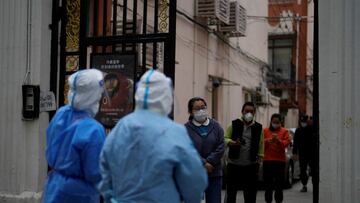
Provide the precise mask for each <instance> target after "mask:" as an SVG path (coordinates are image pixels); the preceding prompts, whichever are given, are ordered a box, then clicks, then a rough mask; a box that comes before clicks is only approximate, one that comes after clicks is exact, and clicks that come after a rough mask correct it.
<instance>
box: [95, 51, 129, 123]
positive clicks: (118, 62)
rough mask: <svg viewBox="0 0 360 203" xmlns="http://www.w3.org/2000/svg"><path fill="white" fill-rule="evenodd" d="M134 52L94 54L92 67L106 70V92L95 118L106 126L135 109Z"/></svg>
mask: <svg viewBox="0 0 360 203" xmlns="http://www.w3.org/2000/svg"><path fill="white" fill-rule="evenodd" d="M135 64H136V56H135V55H134V54H125V55H124V54H92V56H91V67H92V68H96V69H99V70H101V71H102V72H104V87H105V91H106V94H104V95H103V96H102V98H101V100H100V107H99V112H98V114H97V115H96V116H95V118H96V119H97V120H98V121H99V122H100V123H102V124H103V125H104V126H105V127H106V128H112V127H114V126H115V125H116V123H117V122H118V121H119V119H121V118H122V117H124V116H125V115H127V114H129V113H130V112H132V111H133V108H134V79H135V69H136V65H135Z"/></svg>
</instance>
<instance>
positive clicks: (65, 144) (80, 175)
mask: <svg viewBox="0 0 360 203" xmlns="http://www.w3.org/2000/svg"><path fill="white" fill-rule="evenodd" d="M103 85H104V81H103V74H102V72H100V71H98V70H95V69H90V70H82V71H78V72H76V73H74V74H72V75H71V76H70V78H69V92H68V101H69V104H68V105H65V106H63V107H61V108H60V109H59V110H58V111H57V112H56V114H55V116H54V117H53V118H52V120H51V122H50V124H49V126H48V128H47V132H46V159H47V161H48V164H49V166H50V168H51V171H50V172H49V174H48V179H47V183H46V187H45V191H44V196H43V202H45V203H98V202H100V193H99V192H98V191H97V188H96V184H98V183H99V181H100V180H101V175H100V169H99V157H100V152H101V148H102V146H103V144H104V142H105V130H104V128H103V126H102V125H101V124H100V123H98V122H97V121H96V120H95V119H94V118H93V117H94V116H95V114H96V113H97V111H98V108H99V100H100V98H101V95H102V93H103V91H104V88H103Z"/></svg>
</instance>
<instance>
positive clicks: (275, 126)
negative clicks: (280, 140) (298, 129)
mask: <svg viewBox="0 0 360 203" xmlns="http://www.w3.org/2000/svg"><path fill="white" fill-rule="evenodd" d="M271 126H272V127H273V128H274V129H278V128H280V124H275V123H271Z"/></svg>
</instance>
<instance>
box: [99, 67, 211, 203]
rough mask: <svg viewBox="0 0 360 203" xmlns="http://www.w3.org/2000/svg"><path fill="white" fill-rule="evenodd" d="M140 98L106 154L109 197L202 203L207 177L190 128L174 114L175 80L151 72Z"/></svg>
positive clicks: (135, 202)
mask: <svg viewBox="0 0 360 203" xmlns="http://www.w3.org/2000/svg"><path fill="white" fill-rule="evenodd" d="M135 102H136V108H135V112H133V113H131V114H129V115H127V116H125V117H124V118H122V119H121V120H120V121H119V122H118V123H117V125H116V126H115V128H114V129H113V130H112V131H111V133H110V135H109V137H108V138H107V140H106V142H105V145H104V148H103V150H102V153H101V166H100V167H101V173H102V177H103V179H102V182H101V183H100V186H99V188H100V191H101V192H102V194H103V196H104V198H105V201H106V202H111V203H113V202H127V203H180V202H181V201H184V202H185V203H199V202H200V200H201V197H202V194H203V192H204V190H205V188H206V186H207V175H206V172H205V169H204V167H203V164H202V162H201V160H200V156H199V154H198V153H197V151H196V149H195V148H194V146H193V144H192V142H191V140H190V138H189V136H188V134H187V131H186V129H185V127H184V126H183V125H180V124H177V123H175V122H173V121H172V120H170V119H169V118H168V114H169V113H170V112H171V109H172V105H173V95H172V88H171V80H170V79H169V78H167V77H165V75H164V74H162V73H160V72H158V71H156V70H153V69H152V70H149V71H147V72H146V73H145V74H144V75H143V76H142V77H141V79H140V81H139V83H138V85H137V90H136V94H135Z"/></svg>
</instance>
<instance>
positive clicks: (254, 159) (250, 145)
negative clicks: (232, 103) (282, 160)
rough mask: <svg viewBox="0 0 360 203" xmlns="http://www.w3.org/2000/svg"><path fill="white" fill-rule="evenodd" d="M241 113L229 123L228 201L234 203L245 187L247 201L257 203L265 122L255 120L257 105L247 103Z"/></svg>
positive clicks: (226, 138)
mask: <svg viewBox="0 0 360 203" xmlns="http://www.w3.org/2000/svg"><path fill="white" fill-rule="evenodd" d="M241 112H242V116H241V117H240V118H238V119H236V120H234V121H232V124H231V125H229V127H228V128H227V130H226V132H225V143H226V145H227V146H228V147H229V152H228V160H227V163H228V164H227V168H226V169H227V179H226V197H225V202H226V203H235V202H236V194H237V190H238V189H239V188H242V189H243V194H244V200H245V203H255V202H256V194H257V180H258V171H259V163H261V161H262V158H263V156H264V135H263V129H262V125H261V124H260V123H258V122H256V121H255V117H254V115H255V112H256V111H255V105H254V103H252V102H246V103H245V104H244V105H243V107H242V110H241Z"/></svg>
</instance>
